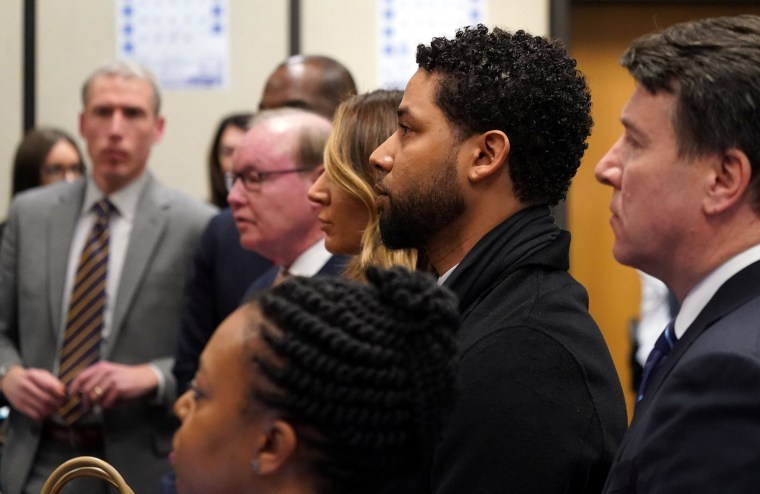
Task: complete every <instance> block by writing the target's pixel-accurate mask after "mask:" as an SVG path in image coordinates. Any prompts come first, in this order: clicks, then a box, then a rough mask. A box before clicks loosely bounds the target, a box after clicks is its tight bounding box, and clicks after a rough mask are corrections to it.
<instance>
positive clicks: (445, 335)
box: [253, 267, 459, 494]
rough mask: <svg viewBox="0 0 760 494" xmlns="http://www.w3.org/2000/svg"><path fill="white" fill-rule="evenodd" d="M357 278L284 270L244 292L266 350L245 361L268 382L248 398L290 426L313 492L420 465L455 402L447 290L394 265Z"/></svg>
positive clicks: (369, 486)
mask: <svg viewBox="0 0 760 494" xmlns="http://www.w3.org/2000/svg"><path fill="white" fill-rule="evenodd" d="M367 281H368V284H366V285H363V284H359V283H357V282H355V281H351V280H347V279H342V278H335V277H313V278H303V277H292V278H289V279H287V280H286V281H285V282H283V283H282V284H280V285H279V286H277V287H275V288H273V289H272V290H270V291H268V292H265V293H263V294H262V295H260V296H259V297H258V298H256V299H254V301H253V303H257V304H258V305H259V307H260V308H261V313H262V315H263V316H264V323H263V324H262V325H261V327H260V328H257V329H258V330H259V332H260V335H261V338H262V340H263V341H264V343H265V346H266V347H267V348H268V351H266V352H262V351H259V352H257V353H255V355H254V356H253V362H254V363H255V365H256V368H257V371H258V373H259V375H261V376H263V377H264V378H265V379H266V380H267V381H269V384H271V386H269V385H264V386H257V389H256V390H255V391H254V396H253V397H254V399H255V400H258V402H259V403H263V404H264V405H266V406H268V407H269V408H272V409H274V410H277V411H278V412H279V413H281V414H282V416H283V419H285V420H287V421H288V422H290V423H291V424H292V425H293V426H294V428H295V429H296V431H297V434H298V437H299V441H300V443H301V444H302V445H304V447H305V448H307V449H308V451H309V452H310V453H311V457H314V458H316V461H315V464H314V465H313V467H314V468H313V471H314V473H315V474H316V475H317V476H318V478H319V479H320V486H319V488H320V492H329V493H331V494H335V493H360V492H361V493H370V492H376V490H379V489H380V488H382V486H383V485H384V484H385V483H386V482H388V481H389V480H392V479H394V477H395V476H401V475H405V474H407V473H412V472H415V471H419V470H420V469H422V468H425V467H427V466H428V464H427V462H429V459H430V452H431V451H432V445H433V442H434V441H435V440H436V437H437V435H438V434H439V432H440V429H441V427H442V423H443V421H444V419H445V416H446V413H447V410H448V409H449V408H450V406H451V405H452V403H453V400H454V394H455V391H454V390H455V386H454V382H455V377H454V376H455V369H454V354H455V342H454V334H455V332H456V330H457V328H458V326H459V315H458V311H457V308H456V307H457V304H456V299H455V297H454V295H452V294H451V292H449V291H448V290H446V289H445V288H441V287H438V286H437V285H436V284H435V281H434V280H433V278H432V277H430V276H429V275H427V274H425V273H421V272H416V273H411V272H409V271H407V270H405V269H403V268H400V267H394V268H391V269H388V270H384V269H381V268H377V267H370V268H369V269H368V270H367ZM267 323H271V325H269V324H267Z"/></svg>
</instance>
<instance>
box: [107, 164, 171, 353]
mask: <svg viewBox="0 0 760 494" xmlns="http://www.w3.org/2000/svg"><path fill="white" fill-rule="evenodd" d="M169 206H170V204H169V200H168V198H167V197H165V196H164V195H163V194H161V186H160V185H159V184H158V183H157V182H156V181H155V180H154V179H153V177H152V176H150V175H149V176H148V180H147V182H146V184H145V189H144V190H143V192H142V194H141V195H140V199H139V201H138V203H137V209H136V210H135V217H134V224H133V225H132V232H131V234H130V236H129V244H128V246H127V253H126V258H125V259H124V267H123V268H122V271H121V280H120V281H119V291H118V292H117V294H116V303H115V305H114V312H113V321H112V325H111V334H110V336H109V337H108V339H107V342H106V352H105V353H106V355H105V356H106V357H107V356H108V355H110V354H111V351H112V349H113V345H114V342H115V341H116V340H117V339H118V336H119V333H120V332H121V329H122V325H123V323H124V318H125V316H126V314H127V312H128V311H129V307H130V306H131V305H132V300H133V299H134V297H135V293H136V292H137V288H138V287H139V285H140V281H141V280H142V278H143V276H145V271H146V270H147V269H148V266H149V265H150V262H151V260H152V259H153V254H154V252H155V250H156V249H157V247H158V245H159V241H160V239H161V235H162V234H163V232H164V229H165V228H166V221H167V214H166V213H167V210H168V209H169Z"/></svg>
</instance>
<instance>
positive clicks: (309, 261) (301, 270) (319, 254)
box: [288, 238, 332, 276]
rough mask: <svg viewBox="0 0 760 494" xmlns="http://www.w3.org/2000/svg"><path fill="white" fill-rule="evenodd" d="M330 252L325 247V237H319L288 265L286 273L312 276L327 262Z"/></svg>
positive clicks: (330, 255)
mask: <svg viewBox="0 0 760 494" xmlns="http://www.w3.org/2000/svg"><path fill="white" fill-rule="evenodd" d="M330 257H332V254H330V252H329V251H328V250H327V249H326V248H325V239H324V238H321V239H319V240H318V241H317V242H316V243H315V244H314V245H312V246H311V247H309V248H308V249H306V250H305V251H304V252H303V253H302V254H301V255H300V256H298V257H297V258H296V260H295V261H293V264H291V265H290V266H289V267H288V273H290V274H291V275H294V276H314V275H315V274H317V273H318V272H319V270H320V269H322V267H323V266H324V265H325V264H327V261H329V260H330Z"/></svg>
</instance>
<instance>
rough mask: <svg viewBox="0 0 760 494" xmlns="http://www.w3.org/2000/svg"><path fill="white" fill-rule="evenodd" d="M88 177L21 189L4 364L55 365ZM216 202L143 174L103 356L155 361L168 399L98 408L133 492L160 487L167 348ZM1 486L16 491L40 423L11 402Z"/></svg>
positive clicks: (4, 306) (10, 251)
mask: <svg viewBox="0 0 760 494" xmlns="http://www.w3.org/2000/svg"><path fill="white" fill-rule="evenodd" d="M85 184H86V181H85V180H79V181H77V182H75V183H72V184H64V183H59V184H55V185H53V186H50V187H46V188H44V189H33V190H32V191H29V192H28V193H24V194H21V195H19V196H18V197H17V199H16V200H14V202H13V204H12V206H11V212H10V217H9V220H8V223H7V227H6V229H5V232H4V235H3V239H2V245H1V246H0V365H12V364H22V365H23V366H25V367H37V368H43V369H47V370H49V371H51V372H52V371H53V366H54V363H55V361H56V356H57V352H58V348H57V347H58V344H59V341H60V337H61V336H60V334H61V328H60V321H61V318H62V314H61V311H62V297H63V290H64V284H65V276H66V269H67V263H68V258H69V250H70V245H71V239H72V236H73V232H74V228H75V226H76V223H77V220H78V217H79V214H80V210H81V207H82V201H83V200H84V191H85ZM213 214H214V209H213V208H212V207H210V206H207V205H205V204H201V203H200V202H199V201H196V200H194V199H191V198H189V197H187V196H185V195H183V194H181V193H179V192H177V191H174V190H172V189H168V188H166V187H164V186H163V185H161V184H160V183H158V182H157V181H156V180H155V179H154V178H153V177H152V176H148V179H147V181H146V184H145V188H144V189H143V192H142V194H141V197H140V199H139V202H138V206H137V210H136V213H135V219H134V225H133V228H132V232H131V237H130V241H129V245H128V250H127V253H126V259H125V261H124V269H123V272H122V275H121V280H120V285H119V290H118V293H117V295H116V297H117V300H116V302H115V305H114V312H113V325H112V328H111V334H110V335H109V337H108V339H107V341H106V344H105V353H104V355H103V359H104V360H108V361H111V362H118V363H123V364H130V365H135V364H143V363H147V362H150V363H153V364H155V365H156V366H157V367H158V368H159V369H160V370H161V372H162V373H163V377H164V380H165V383H166V393H165V394H164V396H165V399H163V400H158V401H157V400H155V399H151V398H147V397H146V398H144V399H138V400H133V401H128V402H124V403H121V404H119V405H117V406H116V407H115V408H114V409H113V410H110V411H108V412H106V413H105V414H104V418H103V420H104V424H105V433H106V438H105V440H106V445H105V449H106V458H105V460H106V461H108V462H109V463H111V464H112V465H113V466H115V467H116V468H117V470H119V471H120V472H121V473H122V475H124V477H125V479H126V481H127V483H128V484H130V486H131V487H132V489H133V490H134V491H135V492H140V493H142V494H148V493H150V492H158V491H159V488H160V479H161V476H162V475H163V474H164V473H165V471H167V470H168V469H169V465H168V462H167V458H166V455H167V453H168V451H169V449H170V444H171V436H172V433H173V431H174V428H175V422H174V418H173V416H172V399H173V398H174V396H175V381H174V377H173V376H172V373H171V367H172V360H173V358H172V356H173V354H174V349H175V346H176V336H177V334H176V332H177V328H178V327H179V320H180V312H181V310H182V307H183V294H184V285H185V279H186V276H187V274H188V273H187V271H188V269H189V268H190V260H191V257H192V253H193V249H194V247H195V244H196V242H197V240H198V238H199V236H200V234H201V233H202V231H203V229H204V227H205V225H206V223H207V222H208V220H209V219H210V218H211V217H212V216H213ZM8 420H9V425H10V429H9V433H8V439H7V443H6V445H5V448H4V451H3V455H2V462H1V463H0V490H2V492H3V493H4V494H18V493H19V492H20V491H21V489H22V487H23V484H24V482H25V479H26V476H27V474H28V472H29V471H30V468H31V466H32V463H33V461H34V457H35V453H36V450H37V447H38V445H39V440H40V430H41V425H42V424H40V423H39V422H35V421H34V420H32V419H30V418H29V417H27V416H26V415H23V414H21V413H18V412H15V411H11V415H10V417H9V419H8Z"/></svg>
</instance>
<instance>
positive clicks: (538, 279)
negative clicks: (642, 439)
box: [371, 25, 627, 494]
mask: <svg viewBox="0 0 760 494" xmlns="http://www.w3.org/2000/svg"><path fill="white" fill-rule="evenodd" d="M417 62H418V64H419V66H420V68H419V70H418V71H417V72H416V73H415V74H414V76H413V77H412V78H411V80H410V81H409V83H408V85H407V87H406V91H405V93H404V99H403V100H402V102H401V105H400V106H399V110H398V124H399V129H398V130H397V131H396V133H395V134H393V135H392V136H391V137H390V138H389V139H388V140H387V141H386V142H385V143H384V144H382V145H381V146H380V147H379V148H378V149H377V150H375V152H374V153H373V154H372V157H371V161H372V162H373V163H374V164H375V165H376V167H377V168H378V171H379V172H380V175H381V177H380V179H379V181H378V185H377V188H376V190H377V193H378V198H377V205H378V209H379V213H380V229H381V235H382V239H383V242H385V243H386V244H387V245H388V246H389V247H391V248H408V247H416V248H419V249H422V250H423V251H424V252H425V253H426V254H427V256H428V258H429V261H430V264H431V266H432V268H433V269H434V270H435V271H436V272H437V273H438V274H439V276H440V282H441V283H443V284H445V285H446V286H447V287H449V288H450V289H451V290H453V291H454V292H455V293H456V294H457V295H458V296H459V299H460V309H461V311H462V317H463V321H462V328H461V330H460V333H459V353H460V358H459V377H460V382H461V393H460V396H459V399H458V401H457V404H456V406H455V408H454V411H453V413H452V415H451V417H450V420H449V424H448V426H447V428H446V430H445V431H444V435H443V437H442V438H441V440H440V441H439V444H438V446H437V447H436V448H435V450H434V451H433V453H432V472H431V474H430V476H429V481H430V482H431V483H432V487H431V489H430V490H431V492H434V493H437V494H462V493H465V492H467V493H470V492H472V493H501V492H520V493H547V494H548V493H551V494H557V493H593V492H599V491H600V490H601V488H602V485H603V483H604V480H605V477H606V475H607V471H608V469H609V465H610V463H611V462H612V458H613V454H614V451H615V449H616V447H617V445H618V442H619V440H620V438H621V437H622V435H623V432H624V431H625V427H626V420H627V417H626V411H625V403H624V400H623V394H622V390H621V387H620V381H619V380H618V377H617V374H616V372H615V368H614V366H613V364H612V359H611V358H610V354H609V351H608V349H607V346H606V344H605V342H604V339H603V337H602V335H601V333H600V331H599V329H598V328H597V326H596V324H595V323H594V321H593V320H592V319H591V317H590V315H589V314H588V297H587V295H586V291H585V290H584V289H583V287H582V286H581V285H580V284H578V282H576V281H575V280H574V279H573V278H572V277H571V276H570V275H569V274H568V272H567V269H568V265H569V259H568V256H569V253H568V251H569V245H570V235H569V234H568V233H567V232H564V231H562V230H561V229H560V228H559V227H558V226H557V225H556V224H555V223H554V218H553V217H552V216H551V212H550V209H549V206H551V205H553V204H556V203H557V202H558V201H560V200H561V199H563V198H564V197H565V194H566V192H567V189H568V187H569V185H570V181H571V179H572V177H573V175H574V174H575V171H576V169H577V168H578V166H579V164H580V159H581V156H582V155H583V152H584V151H585V149H586V143H585V141H586V138H587V137H588V135H589V132H590V128H591V123H592V122H591V117H590V114H589V111H590V97H589V92H588V89H587V87H586V82H585V80H584V78H583V76H582V75H581V74H580V73H579V72H578V71H577V70H576V68H575V61H574V60H572V59H571V58H569V57H568V55H567V53H566V52H565V50H564V48H562V46H561V45H560V44H559V43H558V42H552V41H548V40H546V39H544V38H541V37H536V36H531V35H529V34H527V33H525V32H523V31H518V32H516V33H509V32H506V31H503V30H500V29H494V30H493V31H492V32H489V30H488V29H487V28H486V27H485V26H482V25H481V26H477V27H473V28H465V29H463V30H460V31H459V32H458V33H457V35H456V38H454V39H445V38H435V39H433V41H432V43H431V44H430V46H422V45H420V46H419V47H418V50H417Z"/></svg>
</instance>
